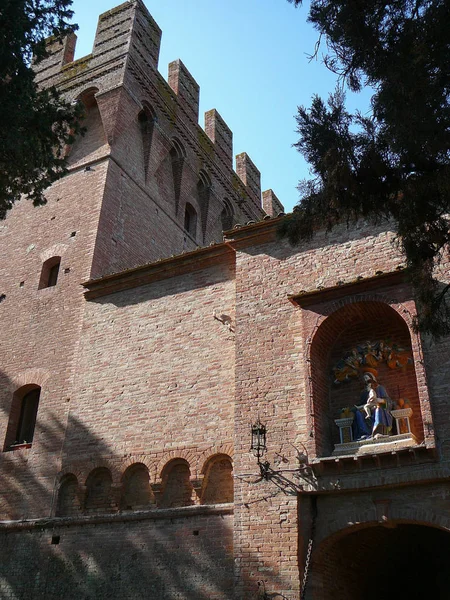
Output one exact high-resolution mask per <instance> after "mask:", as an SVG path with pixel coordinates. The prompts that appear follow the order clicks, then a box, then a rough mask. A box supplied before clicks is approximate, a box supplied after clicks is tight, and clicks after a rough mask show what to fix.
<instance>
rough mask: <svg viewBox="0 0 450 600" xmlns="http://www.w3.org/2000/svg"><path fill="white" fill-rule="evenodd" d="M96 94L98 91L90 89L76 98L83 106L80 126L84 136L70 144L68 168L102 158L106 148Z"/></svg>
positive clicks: (106, 143)
mask: <svg viewBox="0 0 450 600" xmlns="http://www.w3.org/2000/svg"><path fill="white" fill-rule="evenodd" d="M97 92H98V89H97V88H94V87H92V88H89V89H87V90H85V91H83V92H82V93H81V94H80V95H79V96H78V98H77V101H78V102H80V103H81V104H82V105H83V112H84V116H83V119H82V123H81V125H82V127H83V128H84V135H79V136H78V137H77V138H76V140H75V142H74V143H73V144H72V147H71V149H70V152H69V157H68V164H69V166H74V165H75V164H76V163H78V162H80V161H83V162H87V161H92V160H95V159H97V158H99V157H100V156H102V155H103V154H104V152H105V149H106V148H107V147H108V142H107V139H106V134H105V130H104V127H103V122H102V118H101V115H100V111H99V108H98V105H97V100H96V99H95V94H96V93H97Z"/></svg>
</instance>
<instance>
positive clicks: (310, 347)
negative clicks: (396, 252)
mask: <svg viewBox="0 0 450 600" xmlns="http://www.w3.org/2000/svg"><path fill="white" fill-rule="evenodd" d="M316 314H317V318H316V322H315V324H314V328H313V331H312V332H311V335H310V337H309V338H308V341H307V346H306V364H307V369H308V373H307V375H308V377H307V381H308V384H309V390H308V396H309V410H308V412H309V415H308V422H309V430H310V433H311V436H310V437H311V440H312V441H311V446H312V447H311V448H310V449H311V450H312V454H313V455H315V456H327V455H330V454H331V452H332V449H333V447H334V444H335V443H336V442H337V441H338V430H337V427H334V421H333V420H334V419H336V418H337V417H338V416H339V410H340V408H342V406H348V405H350V406H352V405H353V404H354V403H357V402H358V400H359V394H360V392H361V389H362V388H361V383H360V382H359V381H358V380H357V379H355V380H354V381H353V380H352V381H351V382H350V383H349V384H342V385H341V386H340V388H339V390H338V388H336V389H334V388H333V386H332V385H331V376H330V374H331V361H332V360H333V357H334V360H336V358H337V354H336V353H338V351H342V353H343V352H345V351H347V350H349V349H350V348H351V347H352V346H353V345H357V344H359V343H363V342H364V341H365V340H370V339H371V338H374V337H375V338H376V337H378V338H380V339H383V338H389V337H391V338H392V340H393V341H394V342H396V343H400V345H405V346H407V347H411V349H412V355H413V358H414V364H415V365H417V367H418V370H419V373H418V374H417V373H414V374H412V375H409V374H408V376H405V375H404V373H401V377H400V383H399V381H397V380H396V381H395V382H394V383H393V381H391V384H392V386H391V387H393V389H391V390H389V385H388V386H387V389H388V392H390V395H391V397H392V398H395V399H397V390H400V386H402V392H401V395H402V396H403V395H406V393H405V391H404V389H406V390H407V393H408V394H409V395H410V396H411V398H409V397H408V399H409V400H411V405H412V407H413V410H414V413H413V419H414V432H415V433H416V435H417V437H418V438H419V441H422V440H423V438H424V431H423V421H424V420H425V419H424V418H423V414H422V413H423V406H422V405H421V402H420V397H419V387H420V386H419V385H418V383H420V382H421V381H423V380H424V378H425V373H424V369H423V364H422V360H421V357H422V354H421V346H420V340H419V337H418V336H417V335H416V334H415V333H414V332H413V331H412V320H413V315H412V314H411V311H410V310H409V309H408V308H407V307H406V306H405V305H404V304H402V303H399V302H398V301H397V300H395V299H392V298H390V297H389V296H388V295H386V294H380V293H367V294H358V295H354V296H348V297H346V298H341V299H339V300H337V301H333V302H328V303H326V304H324V305H322V306H320V309H317V310H316ZM358 336H360V337H359V338H358ZM382 369H384V366H383V367H382ZM397 375H398V374H397ZM382 376H384V377H388V378H389V377H390V378H391V380H393V379H394V377H393V373H392V372H387V370H386V369H385V372H384V373H383V374H382ZM382 381H383V380H382ZM384 383H385V384H386V382H384ZM388 384H389V381H388ZM358 386H359V387H358ZM335 387H336V386H335ZM338 387H339V386H338ZM340 393H341V396H342V398H340V395H339V394H340ZM339 403H341V404H340V406H338V405H339Z"/></svg>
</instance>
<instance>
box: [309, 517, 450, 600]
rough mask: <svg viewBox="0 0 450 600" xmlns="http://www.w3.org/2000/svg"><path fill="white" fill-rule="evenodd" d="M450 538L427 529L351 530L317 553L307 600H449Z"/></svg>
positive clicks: (399, 525) (399, 526)
mask: <svg viewBox="0 0 450 600" xmlns="http://www.w3.org/2000/svg"><path fill="white" fill-rule="evenodd" d="M449 562H450V534H449V532H447V531H444V530H442V529H438V528H435V527H429V526H426V525H417V524H407V523H397V524H394V523H393V524H392V526H391V527H386V526H373V527H366V528H364V529H357V530H356V531H355V530H354V529H353V528H352V529H350V530H349V533H347V534H346V535H345V534H344V535H343V534H341V535H339V536H338V537H336V536H333V538H332V539H328V540H325V542H323V543H322V544H321V545H320V546H319V547H318V548H317V550H316V556H315V557H314V560H313V564H312V569H311V578H310V585H309V586H308V587H309V589H308V593H307V598H308V599H311V600H312V599H314V600H329V599H330V598H332V599H333V600H362V599H364V600H381V599H382V600H391V599H392V600H394V599H395V600H403V599H404V600H415V599H417V600H419V599H420V600H422V599H425V598H433V600H441V599H442V600H444V599H445V600H447V599H448V598H449V597H450V569H449V568H448V564H449Z"/></svg>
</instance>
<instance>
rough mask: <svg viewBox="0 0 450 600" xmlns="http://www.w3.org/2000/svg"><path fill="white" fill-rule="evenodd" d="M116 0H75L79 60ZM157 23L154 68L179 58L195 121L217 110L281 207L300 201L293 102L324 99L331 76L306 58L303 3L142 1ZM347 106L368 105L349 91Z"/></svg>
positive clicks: (302, 174)
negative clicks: (191, 89)
mask: <svg viewBox="0 0 450 600" xmlns="http://www.w3.org/2000/svg"><path fill="white" fill-rule="evenodd" d="M120 3H121V2H120V0H95V2H92V0H74V1H73V10H74V11H75V17H74V21H75V22H76V23H78V25H79V27H80V29H79V31H78V32H77V35H78V43H77V50H76V58H80V57H81V56H84V55H85V54H89V53H90V52H91V49H92V43H93V40H94V35H95V29H96V26H97V18H98V15H99V14H100V13H102V12H105V11H107V10H110V9H111V8H113V7H114V6H117V5H118V4H120ZM145 4H146V6H147V8H148V10H149V11H150V13H151V14H152V16H153V18H154V19H155V21H156V22H157V23H158V25H159V26H160V27H161V29H162V31H163V34H162V43H161V54H160V60H159V71H160V72H161V74H162V75H163V76H164V78H166V79H167V66H168V64H169V62H171V61H172V60H175V59H177V58H180V59H181V60H182V61H183V62H184V64H185V65H186V66H187V68H188V69H189V71H190V72H191V73H192V75H193V76H194V77H195V79H196V81H197V82H198V84H199V85H200V118H199V121H200V125H201V126H203V114H204V112H205V111H207V110H209V109H211V108H216V109H217V110H218V111H219V113H220V114H221V115H222V117H223V118H224V119H225V121H226V122H227V123H228V126H229V127H230V128H231V130H232V131H233V141H234V154H235V155H236V154H239V153H240V152H247V153H248V154H249V156H250V157H251V159H252V160H253V162H254V163H255V164H256V166H257V167H258V168H259V170H260V171H261V177H262V188H263V190H265V189H268V188H272V189H273V190H274V192H275V193H276V194H277V196H278V197H279V199H280V200H281V202H282V203H283V204H284V206H285V208H286V211H287V212H288V211H290V210H292V208H293V206H294V205H295V204H296V203H297V201H298V192H297V189H296V186H297V184H298V181H299V180H300V179H303V178H307V177H308V165H307V164H306V163H305V161H304V160H303V158H302V157H301V155H300V154H299V153H298V152H297V151H296V150H295V148H293V147H292V144H293V143H295V142H296V141H297V134H296V133H295V127H296V123H295V119H294V116H295V114H296V112H297V106H298V105H306V106H309V105H310V103H311V97H312V96H313V94H316V93H317V94H319V95H321V96H322V97H324V98H326V97H327V96H328V94H329V93H330V92H332V91H333V90H334V87H335V76H334V75H333V74H332V73H330V72H329V71H327V69H326V68H325V67H324V66H323V64H322V63H321V60H320V59H319V60H313V61H309V60H308V55H309V54H311V53H312V52H313V51H314V45H315V43H316V41H317V38H318V36H317V32H316V31H315V30H314V29H313V28H312V26H311V25H309V24H307V22H306V17H307V13H308V3H307V2H305V4H304V6H303V7H302V8H297V9H296V8H294V7H293V5H292V4H289V3H288V2H287V0H145ZM347 99H348V105H349V108H351V109H354V108H356V107H359V108H360V109H362V110H367V106H368V94H367V93H363V94H359V95H357V96H354V95H350V94H349V95H348V97H347Z"/></svg>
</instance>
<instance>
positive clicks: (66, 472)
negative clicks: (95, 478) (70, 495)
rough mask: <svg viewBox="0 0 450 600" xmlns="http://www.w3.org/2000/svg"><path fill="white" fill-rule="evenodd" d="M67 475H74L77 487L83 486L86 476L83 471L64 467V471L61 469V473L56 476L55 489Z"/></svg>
mask: <svg viewBox="0 0 450 600" xmlns="http://www.w3.org/2000/svg"><path fill="white" fill-rule="evenodd" d="M67 475H74V476H75V477H76V478H77V480H78V484H79V485H80V484H84V483H85V481H86V479H87V474H86V473H85V472H84V471H82V470H81V469H79V468H73V467H65V468H64V469H61V471H60V472H59V473H58V475H57V476H56V487H57V488H58V487H59V486H60V485H61V481H62V480H63V479H64V477H66V476H67Z"/></svg>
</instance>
